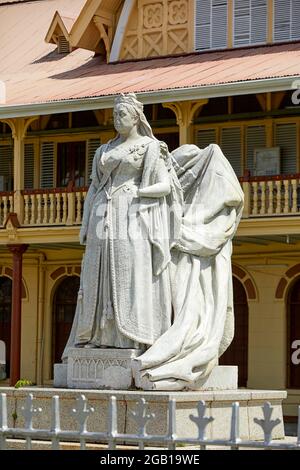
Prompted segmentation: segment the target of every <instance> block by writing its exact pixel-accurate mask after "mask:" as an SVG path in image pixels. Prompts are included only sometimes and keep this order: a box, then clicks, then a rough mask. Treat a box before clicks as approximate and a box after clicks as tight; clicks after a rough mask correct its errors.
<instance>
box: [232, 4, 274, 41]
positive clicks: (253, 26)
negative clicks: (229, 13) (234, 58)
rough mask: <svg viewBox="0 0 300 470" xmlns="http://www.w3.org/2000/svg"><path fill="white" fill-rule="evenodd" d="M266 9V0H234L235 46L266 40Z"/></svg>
mask: <svg viewBox="0 0 300 470" xmlns="http://www.w3.org/2000/svg"><path fill="white" fill-rule="evenodd" d="M267 9H268V3H267V0H235V2H234V45H235V46H244V45H247V44H259V43H264V42H266V40H267V19H268V14H267Z"/></svg>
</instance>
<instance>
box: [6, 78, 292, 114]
mask: <svg viewBox="0 0 300 470" xmlns="http://www.w3.org/2000/svg"><path fill="white" fill-rule="evenodd" d="M297 79H298V80H299V75H294V76H290V77H278V78H268V79H260V80H247V81H240V82H234V83H225V84H217V85H205V86H195V87H186V88H173V89H165V90H158V91H149V92H142V93H138V92H137V93H136V94H137V96H138V97H139V99H140V100H141V101H142V102H143V103H144V104H154V103H166V102H174V101H188V100H199V99H207V98H218V97H222V96H236V95H248V94H256V93H266V92H276V91H284V90H291V89H293V88H295V87H294V86H293V83H294V81H295V80H297ZM115 96H116V95H115V94H114V95H105V96H103V95H102V96H96V97H94V96H93V97H86V98H78V99H67V100H59V101H48V102H42V103H33V104H21V105H8V106H5V105H0V119H1V118H2V119H4V118H12V117H25V116H37V115H43V114H56V113H65V112H76V111H87V110H93V109H106V108H112V107H113V105H114V99H115Z"/></svg>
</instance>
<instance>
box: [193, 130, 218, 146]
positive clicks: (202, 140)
mask: <svg viewBox="0 0 300 470" xmlns="http://www.w3.org/2000/svg"><path fill="white" fill-rule="evenodd" d="M216 143H217V141H216V130H215V129H201V130H199V131H198V132H197V135H196V145H198V147H200V148H201V149H204V148H205V147H207V146H208V145H209V144H216Z"/></svg>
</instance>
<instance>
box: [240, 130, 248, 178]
mask: <svg viewBox="0 0 300 470" xmlns="http://www.w3.org/2000/svg"><path fill="white" fill-rule="evenodd" d="M246 130H247V127H246V126H245V125H243V126H242V127H241V146H242V148H241V174H242V175H243V174H244V171H245V169H246V168H247V132H246Z"/></svg>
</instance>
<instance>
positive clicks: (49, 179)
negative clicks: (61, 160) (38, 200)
mask: <svg viewBox="0 0 300 470" xmlns="http://www.w3.org/2000/svg"><path fill="white" fill-rule="evenodd" d="M54 186H55V184H54V142H43V143H42V146H41V188H43V189H46V188H53V187H54Z"/></svg>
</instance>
